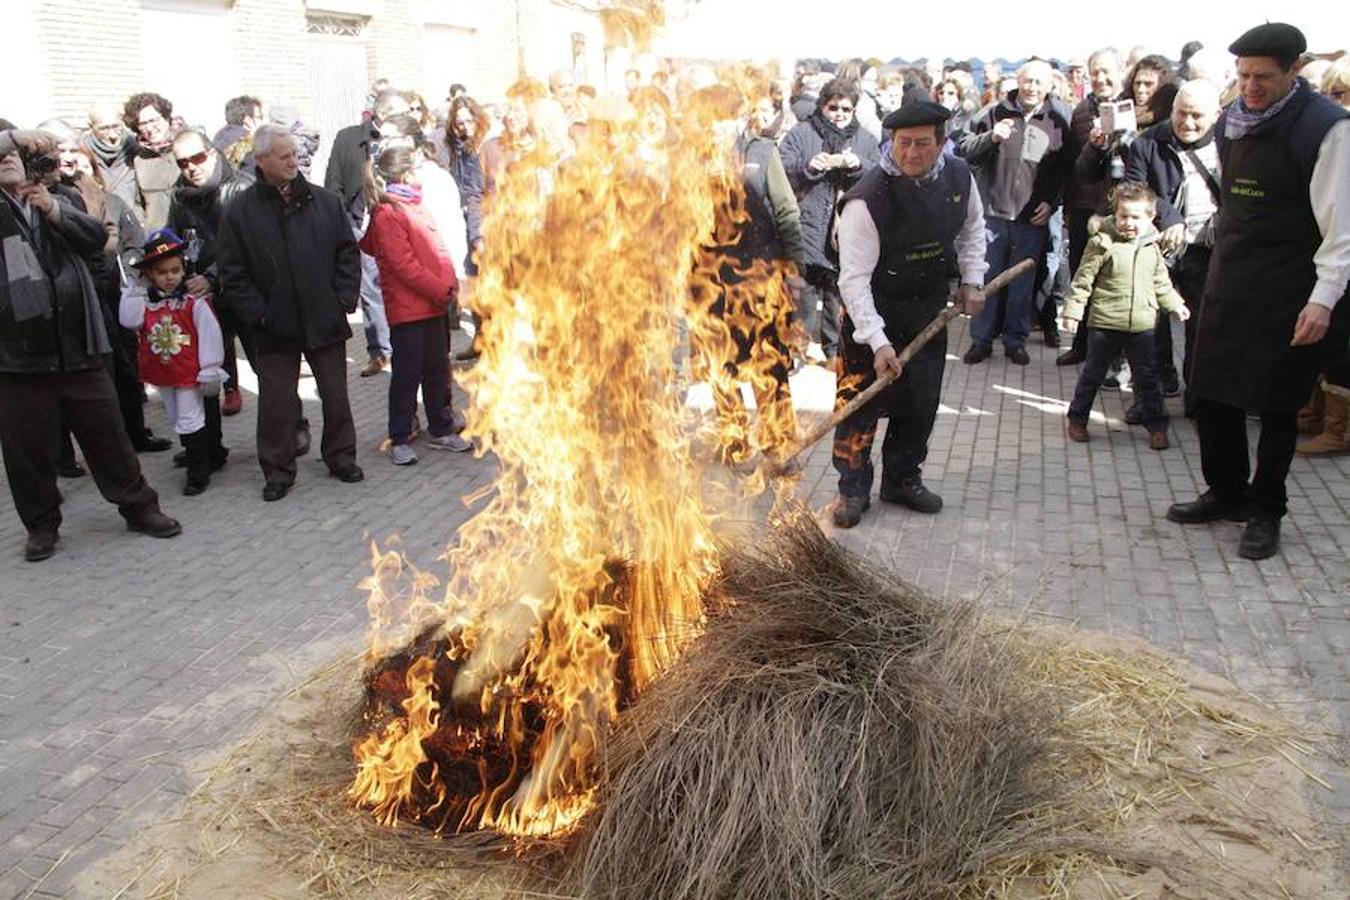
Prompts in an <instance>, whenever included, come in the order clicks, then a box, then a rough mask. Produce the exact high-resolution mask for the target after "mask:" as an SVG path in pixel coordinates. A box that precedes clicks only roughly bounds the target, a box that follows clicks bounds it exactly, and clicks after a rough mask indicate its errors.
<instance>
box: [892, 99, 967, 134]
mask: <svg viewBox="0 0 1350 900" xmlns="http://www.w3.org/2000/svg"><path fill="white" fill-rule="evenodd" d="M951 117H952V111H951V110H950V109H948V108H947V107H945V106H943V105H942V104H941V103H934V102H933V101H932V100H912V101H911V100H906V101H905V103H904V105H902V106H901V107H900V108H899V109H897V110H896V111H895V112H893V113H891V114H890V115H889V116H887V117H886V120H885V121H884V122H882V123H881V125H882V127H883V128H886V129H889V130H890V131H894V130H896V129H897V128H915V127H917V126H919V125H937V124H940V123H942V122H945V121H947V120H948V119H950V118H951Z"/></svg>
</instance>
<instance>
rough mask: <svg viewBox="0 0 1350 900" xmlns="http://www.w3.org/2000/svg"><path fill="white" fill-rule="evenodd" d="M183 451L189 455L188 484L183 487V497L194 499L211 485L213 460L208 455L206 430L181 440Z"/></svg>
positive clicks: (202, 429) (193, 433)
mask: <svg viewBox="0 0 1350 900" xmlns="http://www.w3.org/2000/svg"><path fill="white" fill-rule="evenodd" d="M179 440H181V441H182V442H183V450H184V451H186V453H187V483H186V484H184V485H183V496H185V497H194V496H196V495H197V494H200V493H201V492H202V491H204V490H206V486H207V485H209V484H210V483H211V459H210V457H209V456H208V455H207V437H206V429H205V428H199V429H197V430H196V431H194V432H192V433H191V434H185V435H183V436H182V437H180V438H179Z"/></svg>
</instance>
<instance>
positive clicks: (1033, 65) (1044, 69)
mask: <svg viewBox="0 0 1350 900" xmlns="http://www.w3.org/2000/svg"><path fill="white" fill-rule="evenodd" d="M1054 71H1055V70H1054V69H1053V68H1052V67H1051V66H1050V64H1049V63H1048V62H1046V61H1045V60H1043V59H1032V60H1028V61H1027V62H1024V63H1022V68H1020V69H1018V70H1017V80H1018V81H1021V80H1022V77H1023V76H1024V75H1026V76H1030V75H1038V76H1040V77H1041V78H1042V79H1044V80H1045V81H1049V80H1050V76H1051V73H1053V72H1054Z"/></svg>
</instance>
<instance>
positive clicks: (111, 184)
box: [84, 132, 140, 215]
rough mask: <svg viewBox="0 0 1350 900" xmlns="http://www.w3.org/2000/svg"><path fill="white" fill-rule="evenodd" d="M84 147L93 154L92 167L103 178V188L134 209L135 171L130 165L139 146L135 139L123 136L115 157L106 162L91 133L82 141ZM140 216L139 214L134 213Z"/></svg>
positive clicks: (128, 135)
mask: <svg viewBox="0 0 1350 900" xmlns="http://www.w3.org/2000/svg"><path fill="white" fill-rule="evenodd" d="M84 143H85V146H86V147H88V148H89V149H90V150H92V151H93V152H94V160H95V162H94V165H95V166H97V167H98V172H99V175H101V176H102V178H103V188H104V190H106V191H108V192H109V193H111V194H116V195H117V196H118V197H121V198H122V200H123V201H124V202H125V203H126V204H127V206H130V207H132V208H133V210H134V209H135V207H136V170H135V168H134V167H133V165H132V163H133V161H134V160H135V159H136V151H137V149H138V148H139V146H140V145H139V144H137V143H136V138H134V137H132V136H131V135H130V134H127V135H124V136H123V138H122V143H121V146H120V147H119V148H118V151H117V155H116V156H115V157H114V158H113V159H112V160H111V162H109V161H106V160H105V159H104V158H103V155H102V154H101V153H99V151H98V141H97V139H96V138H95V137H94V135H93V133H92V132H91V133H90V134H89V135H88V136H87V137H86V138H85V139H84ZM136 214H137V215H140V212H139V211H137V212H136Z"/></svg>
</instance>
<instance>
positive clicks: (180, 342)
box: [149, 316, 192, 362]
mask: <svg viewBox="0 0 1350 900" xmlns="http://www.w3.org/2000/svg"><path fill="white" fill-rule="evenodd" d="M149 341H150V351H151V352H152V353H154V354H155V355H156V356H158V357H160V358H161V359H163V360H164V362H168V361H169V360H171V359H172V358H173V357H175V356H177V355H178V352H179V351H180V350H182V349H183V348H184V347H186V346H188V345H189V344H191V343H192V335H190V334H187V333H185V332H184V331H183V329H182V328H179V327H178V323H177V322H175V321H174V320H173V319H171V318H169V317H168V316H165V317H164V318H163V319H160V320H159V321H158V322H156V323H155V324H154V325H152V326H151V327H150V334H149Z"/></svg>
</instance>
